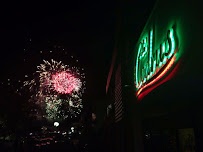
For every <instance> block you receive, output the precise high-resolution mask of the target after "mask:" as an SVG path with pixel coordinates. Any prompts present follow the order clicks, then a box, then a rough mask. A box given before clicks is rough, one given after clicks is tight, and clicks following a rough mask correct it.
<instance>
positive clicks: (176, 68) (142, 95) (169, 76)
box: [138, 62, 180, 102]
mask: <svg viewBox="0 0 203 152" xmlns="http://www.w3.org/2000/svg"><path fill="white" fill-rule="evenodd" d="M179 65H180V62H179V63H178V64H177V65H176V66H175V68H174V69H173V71H172V72H171V73H170V74H169V75H168V76H167V77H166V78H165V79H163V80H162V81H160V82H159V83H157V84H155V85H154V86H152V87H150V88H148V89H146V90H145V91H143V92H141V94H140V95H139V96H138V102H140V101H141V100H142V99H143V98H144V97H145V96H146V95H147V94H148V93H150V92H151V91H152V90H153V89H155V88H156V87H158V86H159V85H161V84H162V83H164V82H166V81H168V80H170V79H172V78H173V77H174V75H175V74H176V72H177V70H178V67H179Z"/></svg>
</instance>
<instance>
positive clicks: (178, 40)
mask: <svg viewBox="0 0 203 152" xmlns="http://www.w3.org/2000/svg"><path fill="white" fill-rule="evenodd" d="M146 3H147V2H146ZM133 4H134V3H132V2H130V1H129V2H127V3H125V5H124V8H123V19H122V22H121V28H120V31H119V34H118V40H117V43H116V46H115V48H116V51H114V58H113V60H112V66H111V69H110V72H109V77H108V81H107V90H106V92H107V96H111V97H112V99H111V104H112V107H113V108H112V109H114V112H113V115H114V122H113V121H112V125H114V128H115V132H114V133H115V138H116V140H114V145H118V144H119V145H122V147H119V148H118V149H117V151H123V150H124V151H145V152H153V151H156V152H159V151H160V152H168V151H171V152H172V151H177V152H184V151H195V152H196V151H201V150H202V146H201V145H202V144H201V141H202V133H203V131H202V127H203V125H202V124H203V123H202V118H201V116H202V110H201V107H202V99H201V98H202V97H201V94H202V90H203V87H202V86H203V81H202V79H201V78H202V77H203V70H202V66H203V63H202V62H201V57H202V56H203V50H202V47H201V41H202V34H203V30H202V27H203V21H202V20H203V15H202V14H203V7H202V5H201V4H200V2H199V1H183V0H178V1H173V0H172V1H171V0H158V1H156V2H155V3H154V7H153V9H152V10H150V12H151V13H150V15H149V16H148V19H146V21H145V20H144V19H143V18H144V17H145V14H144V13H142V14H140V15H138V14H139V11H136V10H133V6H134V5H133ZM142 8H144V6H142ZM141 18H142V19H143V21H142V23H145V24H144V26H143V25H142V23H140V24H139V19H141ZM117 128H119V129H118V131H117V132H116V129H117ZM115 147H117V146H115ZM121 149H122V150H121Z"/></svg>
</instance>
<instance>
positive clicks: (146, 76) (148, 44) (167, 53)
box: [135, 28, 177, 96]
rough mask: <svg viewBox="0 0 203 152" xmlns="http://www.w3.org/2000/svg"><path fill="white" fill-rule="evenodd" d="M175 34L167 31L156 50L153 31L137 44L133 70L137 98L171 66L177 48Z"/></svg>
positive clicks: (170, 30)
mask: <svg viewBox="0 0 203 152" xmlns="http://www.w3.org/2000/svg"><path fill="white" fill-rule="evenodd" d="M175 32H176V31H175V29H174V28H171V29H169V30H168V32H167V33H166V36H165V38H164V40H163V41H162V42H161V44H159V46H158V47H157V48H155V47H154V44H155V43H154V39H155V36H154V33H153V30H150V31H149V34H148V35H147V36H146V37H144V39H143V40H142V41H141V42H140V43H139V46H138V54H137V58H136V69H135V77H136V79H135V84H136V89H137V96H139V94H140V93H141V92H142V91H143V90H144V89H145V88H147V87H148V86H150V85H152V84H154V83H155V82H157V81H158V80H159V79H160V78H161V77H162V76H164V75H165V73H166V72H167V71H168V70H169V69H170V68H171V66H172V65H173V63H174V61H175V53H176V48H177V39H176V33H175Z"/></svg>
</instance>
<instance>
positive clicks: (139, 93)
mask: <svg viewBox="0 0 203 152" xmlns="http://www.w3.org/2000/svg"><path fill="white" fill-rule="evenodd" d="M175 59H176V57H175V55H174V56H173V58H172V59H171V60H170V61H169V63H168V65H167V66H166V67H165V69H164V70H163V71H162V72H161V73H160V74H159V75H158V76H157V77H156V78H155V79H154V80H152V81H151V82H149V83H148V84H147V85H145V86H144V87H142V88H140V89H139V90H138V92H137V96H138V99H139V101H140V99H142V98H143V96H145V95H147V94H148V93H149V92H151V91H152V90H153V89H154V88H156V87H157V86H158V85H160V84H162V83H163V82H165V81H167V80H166V79H164V80H163V81H161V82H159V83H158V84H156V85H155V86H153V87H151V88H149V89H148V90H146V91H145V92H143V93H142V94H141V92H142V91H143V90H144V89H145V88H147V87H149V86H150V85H152V84H154V83H155V82H157V81H158V80H160V79H161V78H162V77H163V76H164V75H165V74H166V73H167V72H168V70H169V69H170V68H171V66H172V65H173V64H174V62H175ZM171 74H172V73H171Z"/></svg>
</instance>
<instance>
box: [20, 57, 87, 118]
mask: <svg viewBox="0 0 203 152" xmlns="http://www.w3.org/2000/svg"><path fill="white" fill-rule="evenodd" d="M43 61H44V63H43V64H40V65H39V66H37V69H38V70H37V71H36V73H34V74H33V75H34V79H32V80H30V81H25V82H24V86H28V88H29V90H30V92H31V93H32V95H31V98H30V100H32V101H34V102H35V103H36V104H38V105H40V106H41V108H42V109H45V112H46V117H47V118H48V119H54V120H56V119H57V120H59V119H64V118H67V117H77V115H78V114H80V112H81V108H82V107H83V106H82V93H83V92H84V89H85V87H84V78H85V75H84V73H82V74H81V73H80V71H79V69H78V68H76V67H69V66H67V65H64V64H63V63H62V62H61V61H60V62H57V61H54V60H53V59H52V60H51V62H48V61H46V60H43Z"/></svg>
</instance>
